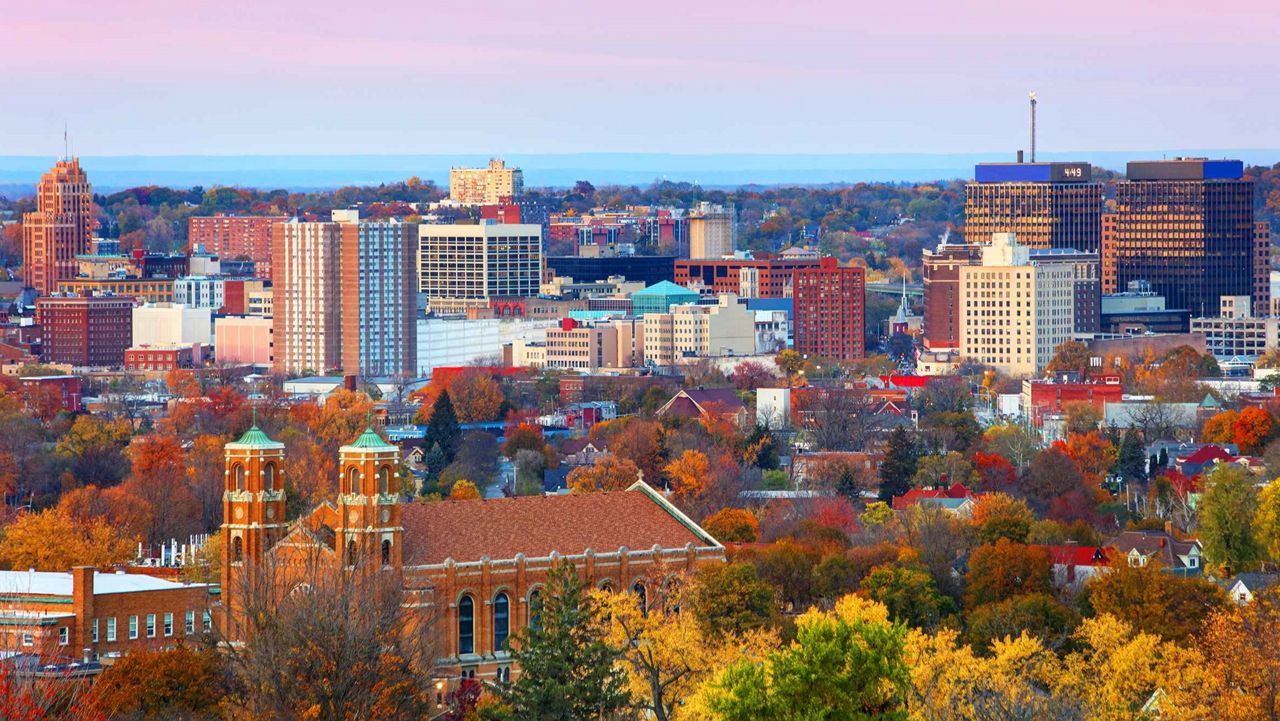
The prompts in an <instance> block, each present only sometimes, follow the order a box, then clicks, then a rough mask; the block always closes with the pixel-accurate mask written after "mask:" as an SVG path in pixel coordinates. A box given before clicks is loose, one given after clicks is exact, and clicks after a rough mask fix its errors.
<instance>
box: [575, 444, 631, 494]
mask: <svg viewBox="0 0 1280 721" xmlns="http://www.w3.org/2000/svg"><path fill="white" fill-rule="evenodd" d="M639 478H640V469H639V468H637V467H636V464H634V463H632V462H631V461H629V460H626V459H625V458H619V457H618V456H615V455H613V454H609V455H607V456H601V457H600V458H599V459H597V460H596V462H595V465H592V466H580V467H578V468H575V469H573V470H572V471H570V472H569V478H568V480H567V483H568V486H569V490H571V491H573V492H574V493H590V492H592V491H625V490H626V489H628V488H630V487H631V485H632V484H633V483H635V482H636V481H637V480H639Z"/></svg>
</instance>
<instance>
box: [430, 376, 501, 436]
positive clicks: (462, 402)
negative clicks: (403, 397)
mask: <svg viewBox="0 0 1280 721" xmlns="http://www.w3.org/2000/svg"><path fill="white" fill-rule="evenodd" d="M444 391H448V392H449V400H451V401H453V407H454V411H455V412H456V413H457V414H458V421H459V422H460V423H487V422H489V421H492V420H494V419H496V418H497V417H498V413H499V412H500V411H501V410H502V401H503V398H504V397H503V395H502V386H500V385H499V384H498V382H497V381H495V380H494V379H493V376H492V375H491V374H489V373H487V372H485V371H484V370H482V369H480V368H468V369H466V370H464V371H462V372H461V373H451V374H449V375H446V376H444V378H443V379H438V380H433V381H432V382H431V383H429V384H427V386H426V387H425V388H423V389H422V390H421V391H418V392H417V393H416V394H414V399H415V400H417V401H420V402H421V403H422V405H421V406H420V407H419V409H418V413H417V417H416V418H415V421H416V422H418V423H426V422H427V419H428V418H430V416H431V409H432V408H434V407H435V404H436V399H437V398H439V397H440V394H441V393H442V392H444Z"/></svg>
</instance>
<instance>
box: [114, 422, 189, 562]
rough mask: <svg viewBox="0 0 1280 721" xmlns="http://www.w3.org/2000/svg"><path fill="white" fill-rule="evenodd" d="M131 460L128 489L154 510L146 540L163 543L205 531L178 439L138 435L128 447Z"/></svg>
mask: <svg viewBox="0 0 1280 721" xmlns="http://www.w3.org/2000/svg"><path fill="white" fill-rule="evenodd" d="M129 459H130V461H131V463H132V470H131V472H130V474H129V480H128V481H126V483H125V490H127V491H128V492H129V493H130V495H133V496H136V497H138V498H141V499H142V500H144V501H146V502H147V503H148V504H149V505H150V506H151V508H152V510H153V511H154V512H153V514H152V516H151V528H150V529H148V531H147V539H146V540H147V541H149V542H151V543H162V542H167V541H169V540H170V539H174V538H185V537H186V536H187V535H188V534H191V533H195V532H197V531H199V530H203V529H202V528H201V525H200V520H199V519H200V509H199V501H198V500H197V499H196V496H195V494H194V493H193V492H192V489H191V485H190V483H189V476H188V474H187V454H186V452H185V451H184V450H183V448H182V444H181V442H180V441H179V440H178V438H177V437H175V436H173V435H169V434H158V433H152V434H148V435H143V436H138V437H137V438H135V439H134V441H133V443H131V444H130V446H129Z"/></svg>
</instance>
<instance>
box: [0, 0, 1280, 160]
mask: <svg viewBox="0 0 1280 721" xmlns="http://www.w3.org/2000/svg"><path fill="white" fill-rule="evenodd" d="M197 5H198V6H199V7H196V6H197ZM0 17H3V21H2V22H0V26H3V27H4V30H5V32H4V42H3V43H0V67H3V68H4V73H3V79H2V80H0V93H2V97H4V98H5V100H6V103H5V104H6V106H7V108H6V112H3V113H0V154H24V155H25V154H37V155H47V154H52V153H54V152H58V151H60V148H61V135H62V124H63V121H64V120H66V121H67V122H69V123H70V125H71V127H72V134H73V136H74V137H75V142H76V150H77V151H78V152H81V153H83V154H86V155H102V154H131V153H146V154H176V153H213V154H223V153H453V152H485V153H487V152H593V151H628V152H646V151H651V152H686V153H689V152H691V153H697V152H818V153H825V152H833V153H834V152H894V153H897V152H911V151H927V152H969V151H992V150H1006V149H1011V148H1014V147H1019V146H1020V145H1021V144H1023V143H1024V136H1025V130H1024V125H1025V120H1026V118H1025V116H1026V108H1025V104H1026V92H1027V91H1028V90H1031V89H1035V90H1036V91H1038V93H1039V96H1040V99H1041V104H1040V129H1041V134H1040V147H1041V148H1042V149H1044V150H1141V149H1159V148H1192V147H1215V148H1262V147H1280V133H1277V128H1280V123H1278V122H1277V121H1276V118H1277V117H1280V92H1277V91H1276V86H1277V80H1278V79H1280V54H1278V53H1276V52H1275V50H1274V43H1275V38H1276V37H1277V35H1278V34H1280V9H1277V5H1275V4H1273V3H1271V2H1263V1H1261V0H1241V1H1234V2H1233V1H1229V2H1225V3H1223V2H1219V3H1206V2H1203V0H1199V1H1197V2H1189V1H1187V0H1169V1H1165V2H1151V1H1148V0H1141V1H1139V2H1131V1H1127V0H1109V1H1107V2H1103V1H1101V0H1081V1H1079V2H1037V1H1035V0H1030V1H1027V0H1024V1H1023V2H1006V1H1004V0H1000V1H995V2H963V0H951V1H950V2H941V1H939V0H917V1H916V2H910V3H903V2H877V3H874V4H869V3H863V2H856V1H855V2H848V1H846V2H835V1H831V2H827V1H821V2H803V1H801V2H795V1H792V2H778V1H776V0H775V1H774V2H732V3H731V2H711V3H708V2H702V3H698V2H671V1H669V0H656V1H653V0H650V1H645V2H632V3H626V4H623V3H618V2H613V1H612V0H596V1H594V2H591V1H581V2H564V1H559V0H543V1H539V2H528V1H527V0H526V1H524V2H507V1H505V0H500V1H494V2H483V1H480V0H470V1H462V0H458V1H451V2H439V1H429V2H407V1H403V0H401V1H396V2H377V1H376V0H367V1H366V2H342V3H338V2H329V1H328V0H313V1H309V2H301V1H300V0H282V1H274V0H258V1H257V2H242V1H239V0H222V1H220V2H173V1H172V0H164V1H152V0H96V1H84V0H72V1H70V2H67V1H64V2H56V3H54V2H14V3H9V7H7V8H5V10H4V11H3V12H2V13H0Z"/></svg>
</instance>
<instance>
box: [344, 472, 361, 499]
mask: <svg viewBox="0 0 1280 721" xmlns="http://www.w3.org/2000/svg"><path fill="white" fill-rule="evenodd" d="M359 492H360V469H359V468H352V469H351V470H349V471H347V493H359Z"/></svg>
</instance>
